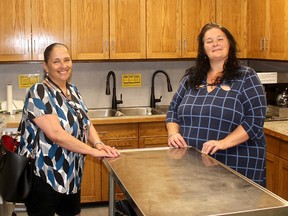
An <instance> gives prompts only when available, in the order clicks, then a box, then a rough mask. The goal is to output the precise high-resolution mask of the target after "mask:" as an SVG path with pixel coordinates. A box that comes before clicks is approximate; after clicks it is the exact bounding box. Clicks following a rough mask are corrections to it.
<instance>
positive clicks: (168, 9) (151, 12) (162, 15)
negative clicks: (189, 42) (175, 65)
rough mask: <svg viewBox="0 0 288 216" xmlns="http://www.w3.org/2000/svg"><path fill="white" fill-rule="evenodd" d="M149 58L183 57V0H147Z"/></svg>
mask: <svg viewBox="0 0 288 216" xmlns="http://www.w3.org/2000/svg"><path fill="white" fill-rule="evenodd" d="M147 40H148V41H147V58H150V59H151V58H180V57H181V0H147Z"/></svg>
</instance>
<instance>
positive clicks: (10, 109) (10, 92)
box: [7, 83, 13, 114]
mask: <svg viewBox="0 0 288 216" xmlns="http://www.w3.org/2000/svg"><path fill="white" fill-rule="evenodd" d="M7 113H9V114H12V113H13V90H12V85H11V83H9V84H8V85H7Z"/></svg>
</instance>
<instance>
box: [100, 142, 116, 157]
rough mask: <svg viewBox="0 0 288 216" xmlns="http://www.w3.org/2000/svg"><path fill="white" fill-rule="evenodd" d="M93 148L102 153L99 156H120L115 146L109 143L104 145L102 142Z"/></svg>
mask: <svg viewBox="0 0 288 216" xmlns="http://www.w3.org/2000/svg"><path fill="white" fill-rule="evenodd" d="M95 149H97V150H98V151H99V152H101V153H102V154H103V155H102V156H100V157H112V158H115V157H119V156H120V152H119V151H118V150H117V149H116V148H115V147H111V146H109V145H105V144H104V143H102V144H97V145H96V146H95Z"/></svg>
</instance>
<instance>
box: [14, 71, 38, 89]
mask: <svg viewBox="0 0 288 216" xmlns="http://www.w3.org/2000/svg"><path fill="white" fill-rule="evenodd" d="M39 81H40V74H19V75H18V82H19V88H30V87H31V86H32V85H34V84H35V83H38V82H39Z"/></svg>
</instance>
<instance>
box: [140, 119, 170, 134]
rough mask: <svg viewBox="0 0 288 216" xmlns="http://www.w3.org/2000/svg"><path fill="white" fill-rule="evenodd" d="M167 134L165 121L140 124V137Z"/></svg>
mask: <svg viewBox="0 0 288 216" xmlns="http://www.w3.org/2000/svg"><path fill="white" fill-rule="evenodd" d="M151 136H167V130H166V127H165V122H147V123H140V124H139V137H151Z"/></svg>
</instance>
